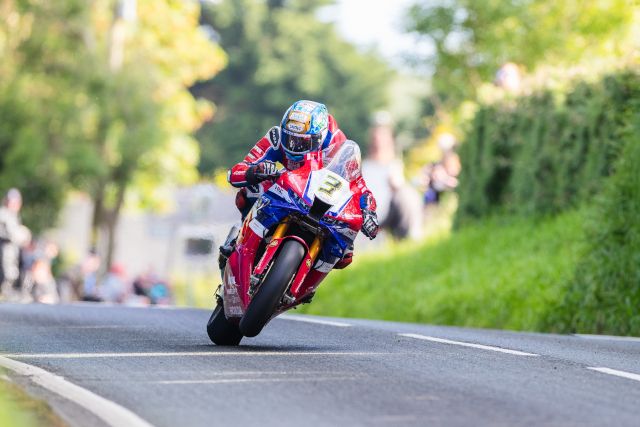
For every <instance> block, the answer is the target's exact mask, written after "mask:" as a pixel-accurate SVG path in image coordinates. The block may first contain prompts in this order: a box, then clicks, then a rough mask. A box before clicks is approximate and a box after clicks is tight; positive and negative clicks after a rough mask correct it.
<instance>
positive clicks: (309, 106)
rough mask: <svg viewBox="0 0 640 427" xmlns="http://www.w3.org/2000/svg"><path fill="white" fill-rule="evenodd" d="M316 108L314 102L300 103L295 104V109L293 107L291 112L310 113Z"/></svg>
mask: <svg viewBox="0 0 640 427" xmlns="http://www.w3.org/2000/svg"><path fill="white" fill-rule="evenodd" d="M317 106H318V104H316V103H315V102H310V101H302V102H298V103H296V105H295V107H293V110H294V111H304V112H305V113H310V112H312V111H313V110H314V109H315V108H316V107H317Z"/></svg>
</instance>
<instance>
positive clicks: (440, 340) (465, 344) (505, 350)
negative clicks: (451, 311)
mask: <svg viewBox="0 0 640 427" xmlns="http://www.w3.org/2000/svg"><path fill="white" fill-rule="evenodd" d="M398 335H400V336H402V337H408V338H416V339H419V340H425V341H433V342H437V343H442V344H451V345H459V346H462V347H472V348H478V349H480V350H490V351H497V352H500V353H507V354H514V355H516V356H540V355H539V354H535V353H526V352H524V351H518V350H509V349H508V348H502V347H492V346H490V345H482V344H473V343H469V342H463V341H452V340H446V339H444V338H436V337H430V336H427V335H418V334H398Z"/></svg>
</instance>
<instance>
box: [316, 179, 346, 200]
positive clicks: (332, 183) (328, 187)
mask: <svg viewBox="0 0 640 427" xmlns="http://www.w3.org/2000/svg"><path fill="white" fill-rule="evenodd" d="M340 187H342V182H340V180H339V179H338V178H336V177H335V176H331V175H327V176H326V177H325V179H324V182H323V183H322V185H321V186H320V188H318V191H322V192H323V193H325V194H327V195H329V196H331V195H332V194H333V193H334V192H335V191H336V190H339V189H340Z"/></svg>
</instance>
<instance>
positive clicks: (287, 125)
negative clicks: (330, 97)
mask: <svg viewBox="0 0 640 427" xmlns="http://www.w3.org/2000/svg"><path fill="white" fill-rule="evenodd" d="M328 129H329V112H328V111H327V107H326V106H325V105H324V104H320V103H319V102H315V101H304V100H303V101H297V102H295V103H294V104H293V105H292V106H291V107H289V109H288V110H287V112H286V113H284V116H283V117H282V122H281V123H280V141H281V147H282V149H283V150H284V153H285V155H286V156H287V158H289V159H290V160H292V161H295V162H299V161H301V160H302V159H304V155H305V154H307V153H309V152H311V151H316V150H319V149H320V146H321V144H322V141H324V139H325V137H326V136H327V132H328Z"/></svg>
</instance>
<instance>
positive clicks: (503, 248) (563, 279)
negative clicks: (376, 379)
mask: <svg viewBox="0 0 640 427" xmlns="http://www.w3.org/2000/svg"><path fill="white" fill-rule="evenodd" d="M582 223H583V213H582V212H580V211H571V212H566V213H563V214H560V215H558V216H555V217H552V218H547V219H542V220H538V221H535V222H534V221H532V220H531V219H530V218H518V217H496V218H492V219H489V220H487V221H483V223H478V224H473V225H469V226H467V227H465V228H463V229H461V230H458V231H456V232H455V233H453V234H452V235H450V236H445V237H441V238H439V239H436V240H434V241H430V242H427V243H424V244H420V245H417V244H401V245H395V246H392V247H389V248H388V250H387V251H386V253H385V254H382V255H380V254H375V255H374V254H370V255H364V256H361V257H360V259H357V258H358V254H357V251H356V262H354V265H353V266H351V267H350V268H348V269H345V270H343V271H334V272H332V273H331V274H330V275H329V277H328V279H327V281H326V283H323V285H322V286H321V287H320V288H319V291H318V294H317V296H316V298H315V299H314V301H313V303H312V304H310V305H309V306H306V307H305V308H304V309H303V312H305V313H310V314H321V315H329V316H344V317H362V318H374V319H385V320H398V321H408V322H420V323H437V324H448V325H459V326H474V327H488V328H506V329H517V330H540V329H541V328H544V327H545V326H546V325H547V323H546V322H545V319H546V318H547V316H548V315H549V307H550V306H553V305H555V304H554V303H556V302H557V301H558V300H560V299H562V298H563V295H564V293H565V292H566V284H567V283H568V282H569V281H570V280H571V277H572V274H573V273H574V269H575V266H576V263H577V261H578V259H579V257H580V254H581V253H582V252H583V251H584V248H583V245H584V240H583V238H582V234H583V227H582ZM547 327H548V326H547Z"/></svg>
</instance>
